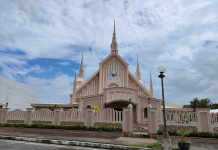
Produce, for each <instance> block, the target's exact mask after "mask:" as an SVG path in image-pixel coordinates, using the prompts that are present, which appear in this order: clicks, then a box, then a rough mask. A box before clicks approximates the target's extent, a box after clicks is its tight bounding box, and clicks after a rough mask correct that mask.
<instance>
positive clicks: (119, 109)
mask: <svg viewBox="0 0 218 150" xmlns="http://www.w3.org/2000/svg"><path fill="white" fill-rule="evenodd" d="M114 110H116V111H123V108H114Z"/></svg>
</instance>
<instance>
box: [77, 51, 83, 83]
mask: <svg viewBox="0 0 218 150" xmlns="http://www.w3.org/2000/svg"><path fill="white" fill-rule="evenodd" d="M83 82H84V69H83V52H82V60H81V64H80V68H79V75H78V79H77V87H79V86H80V85H82V84H83Z"/></svg>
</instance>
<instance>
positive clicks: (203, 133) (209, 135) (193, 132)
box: [157, 130, 218, 139]
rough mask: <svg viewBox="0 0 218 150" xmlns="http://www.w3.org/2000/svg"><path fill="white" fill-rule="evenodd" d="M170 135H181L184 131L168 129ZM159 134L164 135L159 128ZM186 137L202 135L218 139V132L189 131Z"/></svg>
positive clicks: (202, 136)
mask: <svg viewBox="0 0 218 150" xmlns="http://www.w3.org/2000/svg"><path fill="white" fill-rule="evenodd" d="M167 131H168V133H169V135H171V136H181V135H182V133H183V132H184V131H182V130H179V131H172V130H167ZM157 135H163V130H158V131H157ZM185 136H186V137H201V138H217V139H218V133H213V132H197V131H189V132H188V133H187V134H186V135H185Z"/></svg>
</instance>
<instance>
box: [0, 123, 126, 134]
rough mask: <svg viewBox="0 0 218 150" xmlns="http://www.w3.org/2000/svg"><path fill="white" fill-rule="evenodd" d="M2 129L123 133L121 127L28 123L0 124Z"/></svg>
mask: <svg viewBox="0 0 218 150" xmlns="http://www.w3.org/2000/svg"><path fill="white" fill-rule="evenodd" d="M0 127H20V128H41V129H65V130H85V131H106V132H122V131H123V130H122V128H120V127H112V126H110V127H100V126H90V127H87V126H83V125H53V124H36V123H31V124H26V123H0Z"/></svg>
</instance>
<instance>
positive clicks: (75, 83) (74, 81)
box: [73, 71, 76, 87]
mask: <svg viewBox="0 0 218 150" xmlns="http://www.w3.org/2000/svg"><path fill="white" fill-rule="evenodd" d="M74 86H76V71H75V77H74V85H73V87H74Z"/></svg>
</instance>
